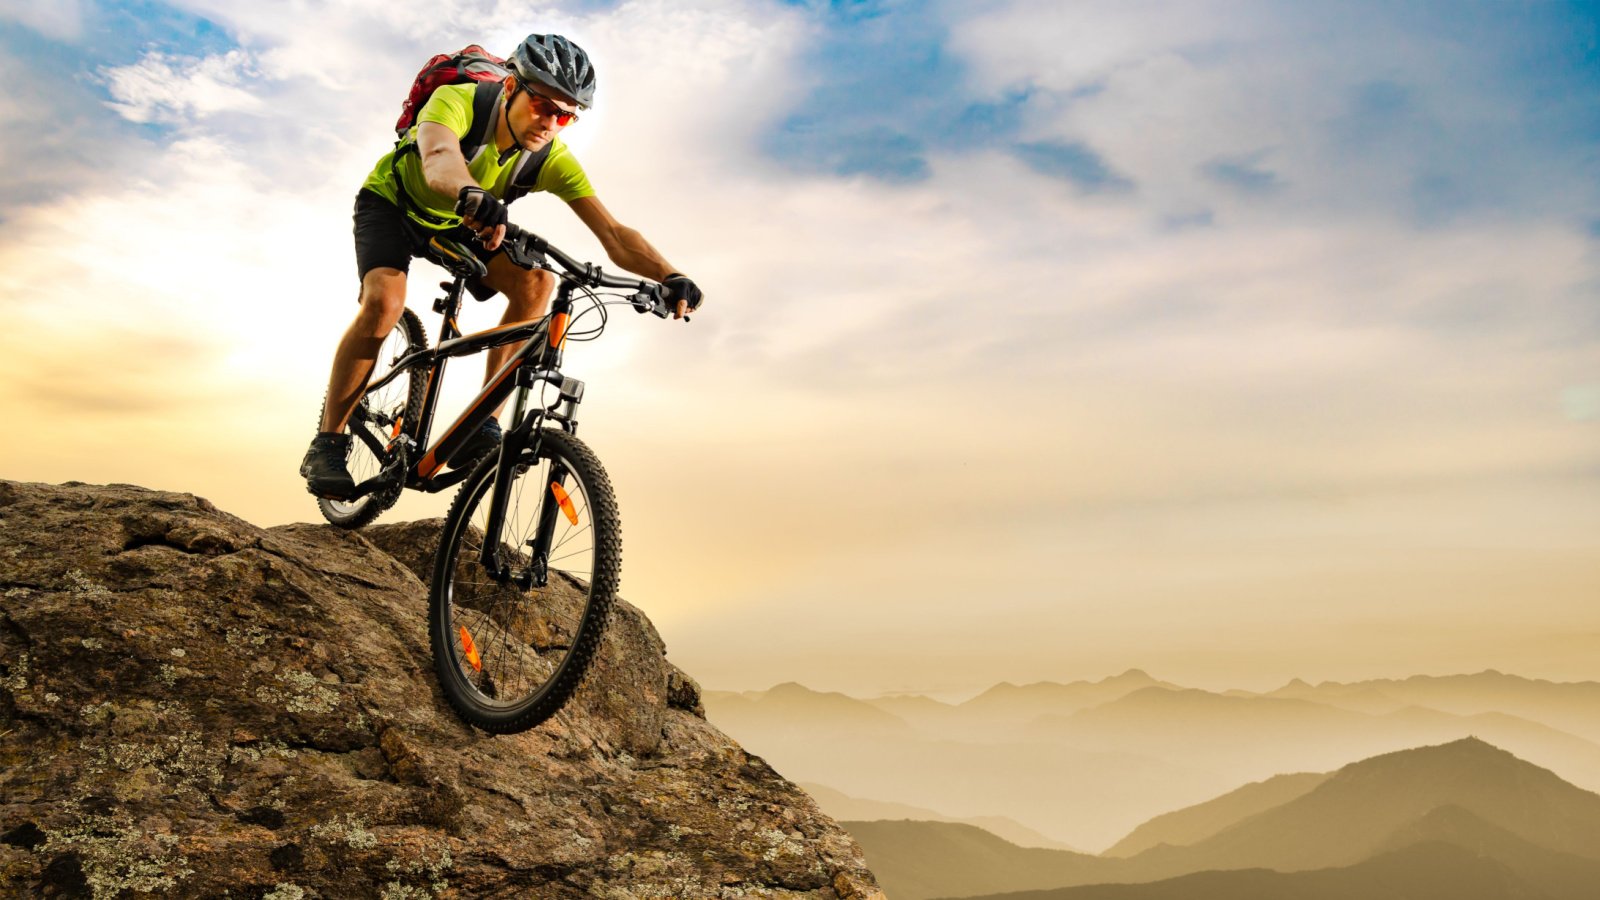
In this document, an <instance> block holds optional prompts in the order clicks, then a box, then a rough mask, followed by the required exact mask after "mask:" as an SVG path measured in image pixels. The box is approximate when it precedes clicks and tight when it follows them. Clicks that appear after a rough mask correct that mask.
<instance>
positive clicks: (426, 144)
mask: <svg viewBox="0 0 1600 900" xmlns="http://www.w3.org/2000/svg"><path fill="white" fill-rule="evenodd" d="M417 150H418V151H419V152H420V154H421V156H422V177H423V178H425V179H427V182H428V187H430V188H433V190H434V191H436V192H438V193H440V194H443V195H444V196H446V197H454V196H455V195H456V194H458V193H460V192H461V189H462V188H464V187H468V186H471V187H477V186H478V183H477V182H476V181H473V180H472V174H471V173H470V172H468V171H467V161H466V160H465V159H463V158H462V157H461V138H458V137H456V134H455V132H453V131H451V130H450V129H449V128H448V127H446V126H444V125H441V124H439V123H438V122H423V123H422V124H420V125H418V126H417Z"/></svg>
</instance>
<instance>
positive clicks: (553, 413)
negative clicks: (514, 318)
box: [364, 277, 583, 493]
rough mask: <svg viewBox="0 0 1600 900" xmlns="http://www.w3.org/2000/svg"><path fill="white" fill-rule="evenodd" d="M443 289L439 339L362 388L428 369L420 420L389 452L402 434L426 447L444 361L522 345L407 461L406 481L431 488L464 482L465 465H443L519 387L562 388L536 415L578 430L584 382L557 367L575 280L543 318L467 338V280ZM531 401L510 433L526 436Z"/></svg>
mask: <svg viewBox="0 0 1600 900" xmlns="http://www.w3.org/2000/svg"><path fill="white" fill-rule="evenodd" d="M442 286H443V287H445V290H446V293H445V296H443V297H441V298H439V301H438V302H437V303H435V304H434V309H435V310H436V311H438V312H442V313H444V326H443V328H442V329H441V331H440V335H439V337H440V340H439V343H438V344H437V345H435V346H433V347H430V348H427V349H424V350H419V351H417V352H416V353H412V354H409V355H407V356H405V357H403V358H402V359H400V360H399V361H397V362H396V363H395V365H394V367H393V368H392V369H390V370H389V371H388V372H386V373H385V374H384V375H383V376H382V377H381V378H379V379H378V380H377V381H374V382H372V383H371V384H370V385H368V387H367V389H366V391H365V392H364V395H365V394H371V393H372V392H374V391H377V390H379V389H381V388H383V387H385V386H387V385H388V384H389V383H390V382H392V381H394V380H395V379H396V378H399V377H400V376H401V375H403V374H406V373H407V372H409V371H410V370H412V369H414V368H418V367H423V368H424V369H425V370H426V371H427V373H428V388H427V392H426V393H425V394H424V395H423V403H422V413H421V416H420V418H419V419H418V420H417V421H416V422H414V423H413V422H400V423H398V424H399V427H398V428H397V429H396V431H395V433H394V434H393V435H391V438H390V447H389V448H388V449H391V450H392V449H393V446H394V442H395V441H399V440H402V439H405V440H406V441H407V442H408V443H412V444H414V445H415V446H419V447H420V446H427V442H428V439H429V436H430V433H431V431H432V428H433V424H434V421H433V420H434V416H435V414H436V412H437V409H438V404H439V393H440V390H439V389H440V385H441V383H442V382H443V378H444V370H445V367H446V363H447V362H448V361H449V360H450V359H453V358H455V357H458V356H472V355H475V354H477V353H481V352H483V351H484V350H488V349H490V348H492V347H498V346H501V345H503V344H510V343H515V342H517V341H523V342H524V343H523V346H522V348H521V349H520V350H518V351H517V353H516V354H515V355H513V356H512V357H511V359H510V360H508V361H507V362H506V364H505V365H504V366H502V367H501V368H500V370H499V371H498V372H496V373H495V375H494V377H493V378H491V379H489V381H488V383H487V384H486V385H484V387H483V390H482V391H480V392H479V393H478V396H477V397H475V398H473V400H472V402H471V403H470V404H469V405H468V406H467V408H466V410H465V411H463V412H462V413H461V415H460V416H458V417H457V418H456V420H455V421H454V422H453V423H451V425H450V427H449V428H447V429H445V432H444V434H443V435H442V436H441V437H440V438H439V440H438V442H436V443H434V444H433V445H432V446H431V447H428V450H427V452H426V453H425V454H423V455H422V457H421V458H420V459H417V460H416V461H415V462H414V463H411V464H410V465H409V467H408V469H407V471H406V480H405V486H406V487H407V488H410V489H413V490H420V491H423V492H426V493H437V492H439V491H442V490H444V489H446V488H449V487H451V486H453V485H456V484H459V483H460V482H461V481H462V480H463V479H465V478H466V476H467V474H468V473H467V472H465V471H462V470H457V471H453V472H449V473H447V474H443V475H441V474H440V470H442V469H443V468H444V466H445V463H446V461H448V460H449V459H450V456H451V455H452V454H453V453H455V452H456V451H458V450H460V449H461V448H462V447H463V446H465V444H466V443H467V441H468V440H470V439H471V438H472V436H473V435H474V434H475V433H476V432H477V430H478V427H479V426H480V425H482V423H483V422H484V420H486V419H487V418H489V416H490V414H491V413H493V411H494V410H495V409H496V408H498V407H499V406H500V405H501V404H502V403H504V402H505V401H506V399H507V398H508V397H510V396H511V394H512V392H513V391H515V390H517V389H518V388H532V387H534V386H535V385H536V384H537V383H538V382H540V381H546V382H549V383H550V384H552V385H554V386H555V387H556V388H557V389H558V391H559V399H558V400H557V401H556V402H555V403H554V404H552V405H551V406H548V407H543V408H541V409H540V410H539V412H538V415H537V416H535V417H534V418H535V419H544V418H550V419H554V420H556V421H558V422H560V423H561V426H562V427H563V428H565V429H567V430H568V431H573V432H575V431H576V430H577V419H576V409H577V404H578V403H579V402H580V401H581V400H582V399H583V382H581V381H578V380H577V379H574V378H568V377H566V376H564V375H562V374H561V371H560V364H561V355H562V346H563V344H564V342H565V337H566V334H565V332H566V325H567V322H569V321H570V319H571V315H572V294H573V291H574V285H573V284H572V283H571V282H568V281H566V280H563V281H562V284H561V287H560V289H559V290H558V291H557V293H556V298H555V301H554V303H553V304H552V308H551V312H550V314H549V315H547V316H545V317H544V318H541V319H533V320H529V321H526V322H516V323H513V324H510V325H503V326H500V327H498V328H491V329H488V330H486V331H479V332H475V333H473V334H468V335H462V334H461V332H460V329H459V326H457V325H456V316H457V315H459V313H460V309H461V293H462V289H463V286H464V279H463V278H460V277H458V278H457V279H456V280H455V281H454V282H446V283H445V284H444V285H442ZM526 401H527V396H526V393H524V394H523V396H522V397H521V398H520V399H519V400H518V403H517V405H516V408H515V411H514V413H513V415H512V418H511V421H512V423H513V428H512V430H513V431H521V432H523V433H526V432H528V431H530V430H531V429H532V427H533V422H532V420H530V421H529V422H527V423H524V422H523V419H524V416H525V413H526V412H527V403H526Z"/></svg>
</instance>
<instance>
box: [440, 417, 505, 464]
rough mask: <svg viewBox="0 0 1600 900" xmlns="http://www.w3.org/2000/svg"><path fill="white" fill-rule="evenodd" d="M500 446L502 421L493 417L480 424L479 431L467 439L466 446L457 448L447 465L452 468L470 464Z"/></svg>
mask: <svg viewBox="0 0 1600 900" xmlns="http://www.w3.org/2000/svg"><path fill="white" fill-rule="evenodd" d="M499 446H500V423H499V422H498V421H496V420H494V419H493V418H490V419H486V420H485V421H484V423H483V424H482V425H480V426H478V433H477V434H475V435H473V436H472V439H471V440H469V441H467V443H466V446H464V447H462V448H461V449H460V450H457V451H456V453H455V455H454V456H452V457H450V461H449V462H447V463H445V465H447V466H449V467H450V468H452V469H459V468H461V467H463V466H470V465H472V464H473V463H475V462H477V461H478V460H479V459H481V458H483V457H484V456H485V455H487V454H490V453H493V452H494V451H495V450H496V449H498V448H499Z"/></svg>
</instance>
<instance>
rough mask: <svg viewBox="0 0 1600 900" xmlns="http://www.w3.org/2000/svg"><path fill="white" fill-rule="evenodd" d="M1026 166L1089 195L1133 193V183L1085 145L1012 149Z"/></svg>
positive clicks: (1046, 144)
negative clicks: (1074, 186) (1072, 185)
mask: <svg viewBox="0 0 1600 900" xmlns="http://www.w3.org/2000/svg"><path fill="white" fill-rule="evenodd" d="M1012 152H1013V153H1014V154H1015V155H1016V157H1017V158H1018V159H1020V160H1022V163H1023V165H1026V166H1027V167H1028V168H1030V169H1032V170H1033V171H1035V172H1038V173H1039V174H1040V175H1047V176H1049V177H1051V178H1057V179H1060V180H1062V181H1067V182H1071V183H1072V184H1074V185H1076V186H1077V187H1078V189H1079V190H1082V191H1084V192H1085V193H1102V192H1106V193H1120V192H1125V191H1130V190H1132V189H1133V182H1132V181H1129V180H1128V179H1127V178H1125V177H1123V176H1122V175H1119V174H1118V173H1116V172H1114V171H1112V169H1111V167H1110V166H1108V165H1106V161H1105V160H1104V159H1101V158H1100V155H1099V154H1097V153H1095V152H1094V151H1093V150H1090V149H1089V148H1088V147H1086V146H1084V145H1083V144H1078V143H1056V142H1053V141H1035V142H1030V143H1021V144H1017V145H1016V146H1015V147H1013V148H1012Z"/></svg>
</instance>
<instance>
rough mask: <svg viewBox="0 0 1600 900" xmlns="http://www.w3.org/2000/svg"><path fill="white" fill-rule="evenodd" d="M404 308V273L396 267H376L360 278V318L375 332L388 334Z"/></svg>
mask: <svg viewBox="0 0 1600 900" xmlns="http://www.w3.org/2000/svg"><path fill="white" fill-rule="evenodd" d="M405 308H406V275H405V273H404V272H401V271H400V270H398V269H386V268H378V269H373V270H372V271H370V272H368V273H367V274H366V277H364V278H362V279H361V313H360V316H359V317H360V319H361V321H363V322H366V323H367V324H369V325H370V326H371V327H372V328H373V329H374V331H375V333H376V334H380V335H382V334H388V332H389V329H391V328H393V327H394V323H396V322H398V321H400V314H401V313H403V312H405Z"/></svg>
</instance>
